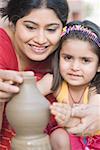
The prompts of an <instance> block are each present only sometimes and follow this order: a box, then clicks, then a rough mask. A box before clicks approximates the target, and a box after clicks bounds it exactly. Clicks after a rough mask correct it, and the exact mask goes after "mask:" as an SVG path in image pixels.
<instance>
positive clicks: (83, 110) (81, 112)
mask: <svg viewBox="0 0 100 150" xmlns="http://www.w3.org/2000/svg"><path fill="white" fill-rule="evenodd" d="M72 116H73V117H80V118H81V122H80V124H79V125H77V126H76V127H74V128H70V129H68V131H69V132H70V133H74V134H84V135H91V134H94V132H96V131H97V130H100V105H92V104H86V105H85V104H79V105H74V106H73V109H72Z"/></svg>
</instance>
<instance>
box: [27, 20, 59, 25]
mask: <svg viewBox="0 0 100 150" xmlns="http://www.w3.org/2000/svg"><path fill="white" fill-rule="evenodd" d="M24 22H25V23H31V24H34V25H38V23H36V22H34V21H30V20H26V21H24ZM54 25H55V26H59V23H50V24H47V25H46V26H54Z"/></svg>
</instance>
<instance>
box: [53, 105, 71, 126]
mask: <svg viewBox="0 0 100 150" xmlns="http://www.w3.org/2000/svg"><path fill="white" fill-rule="evenodd" d="M50 109H51V113H52V114H53V115H55V119H56V121H57V122H58V124H59V125H61V126H63V127H66V124H67V122H68V120H69V119H70V115H71V107H70V105H68V104H64V103H53V104H52V105H51V107H50Z"/></svg>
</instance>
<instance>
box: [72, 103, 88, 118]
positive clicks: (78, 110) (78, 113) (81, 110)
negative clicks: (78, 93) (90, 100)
mask: <svg viewBox="0 0 100 150" xmlns="http://www.w3.org/2000/svg"><path fill="white" fill-rule="evenodd" d="M89 113H90V107H89V106H88V105H84V104H80V106H79V105H73V108H72V114H71V115H72V117H85V116H87V115H88V114H89Z"/></svg>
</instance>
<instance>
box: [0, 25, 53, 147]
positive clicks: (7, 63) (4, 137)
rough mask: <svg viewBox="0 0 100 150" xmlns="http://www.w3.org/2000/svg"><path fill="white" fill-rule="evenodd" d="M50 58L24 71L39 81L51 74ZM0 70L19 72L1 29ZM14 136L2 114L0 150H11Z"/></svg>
mask: <svg viewBox="0 0 100 150" xmlns="http://www.w3.org/2000/svg"><path fill="white" fill-rule="evenodd" d="M51 57H52V55H51V56H50V57H49V58H47V59H46V60H44V61H42V62H34V63H33V64H32V66H27V68H26V69H25V70H32V71H34V73H35V76H36V77H37V80H39V79H41V78H42V76H43V75H44V74H46V73H48V72H51ZM0 69H6V70H16V71H18V70H19V69H18V60H17V57H16V54H15V50H14V47H13V44H12V42H11V39H10V38H9V36H8V35H7V33H6V32H5V31H4V29H2V28H0ZM47 98H48V99H49V100H50V102H51V103H52V102H53V101H55V99H54V97H53V96H52V95H51V94H50V95H48V96H47ZM54 124H55V123H54ZM52 125H53V124H52V123H50V124H49V125H48V128H47V129H48V130H47V132H48V133H50V131H51V128H52ZM49 129H50V131H49ZM14 135H15V133H14V132H13V130H12V129H11V127H10V125H9V123H8V121H7V119H6V116H5V112H4V115H3V124H2V129H1V132H0V150H11V148H10V144H11V138H12V137H13V136H14Z"/></svg>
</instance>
